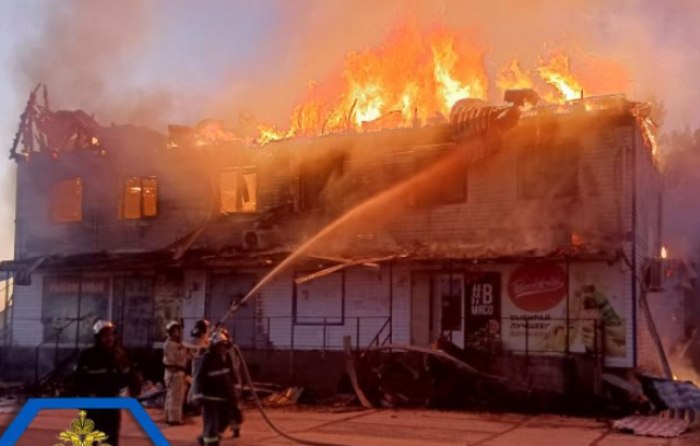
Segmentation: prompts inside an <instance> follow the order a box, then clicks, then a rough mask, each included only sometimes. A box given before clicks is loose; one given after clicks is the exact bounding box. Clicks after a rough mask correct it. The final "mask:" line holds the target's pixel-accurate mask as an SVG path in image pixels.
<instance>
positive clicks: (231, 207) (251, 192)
mask: <svg viewBox="0 0 700 446" xmlns="http://www.w3.org/2000/svg"><path fill="white" fill-rule="evenodd" d="M219 209H220V211H221V213H222V214H237V213H249V212H257V210H258V174H257V173H256V172H255V170H254V169H253V168H249V167H248V168H235V169H227V170H225V171H223V172H221V173H220V174H219Z"/></svg>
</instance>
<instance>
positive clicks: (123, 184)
mask: <svg viewBox="0 0 700 446" xmlns="http://www.w3.org/2000/svg"><path fill="white" fill-rule="evenodd" d="M130 179H138V182H139V186H138V187H139V193H138V197H139V198H138V201H139V205H138V207H139V216H138V217H132V216H127V212H126V206H127V199H126V198H127V196H126V194H127V188H129V187H130V186H128V181H129V180H130ZM144 181H153V182H154V185H153V189H154V190H155V194H154V195H155V198H154V208H155V212H154V213H153V214H152V215H146V205H145V201H146V200H145V191H144V189H145V188H146V187H147V186H144ZM159 189H160V188H159V187H158V177H157V176H155V175H146V176H143V175H128V176H124V177H122V178H121V181H120V189H119V219H120V220H125V221H138V220H152V219H154V218H156V217H158V213H159V205H158V204H159V200H158V191H159ZM129 215H131V214H129Z"/></svg>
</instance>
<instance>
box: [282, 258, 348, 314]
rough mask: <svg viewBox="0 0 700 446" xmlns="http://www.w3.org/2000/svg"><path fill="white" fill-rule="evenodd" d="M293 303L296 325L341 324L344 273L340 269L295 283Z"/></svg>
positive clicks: (343, 307) (343, 303) (343, 312)
mask: <svg viewBox="0 0 700 446" xmlns="http://www.w3.org/2000/svg"><path fill="white" fill-rule="evenodd" d="M293 305H294V308H293V311H294V323H295V324H297V325H324V324H326V325H342V324H343V323H344V322H343V321H344V317H345V273H344V272H343V271H341V272H339V273H335V274H330V275H328V276H323V277H319V278H318V279H314V280H311V281H309V282H304V283H301V284H298V285H295V288H294V302H293Z"/></svg>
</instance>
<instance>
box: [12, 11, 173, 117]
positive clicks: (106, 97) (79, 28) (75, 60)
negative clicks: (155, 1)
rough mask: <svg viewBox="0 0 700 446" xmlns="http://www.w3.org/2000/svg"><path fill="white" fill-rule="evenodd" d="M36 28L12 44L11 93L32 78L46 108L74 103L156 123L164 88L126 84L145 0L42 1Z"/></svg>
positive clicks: (148, 32) (144, 39)
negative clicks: (43, 88) (42, 88)
mask: <svg viewBox="0 0 700 446" xmlns="http://www.w3.org/2000/svg"><path fill="white" fill-rule="evenodd" d="M44 5H45V6H46V11H45V13H44V14H45V16H44V20H43V23H41V24H40V26H39V32H37V33H36V34H35V35H34V36H33V37H30V38H29V39H28V40H26V41H24V42H22V43H21V45H20V46H19V47H18V48H17V49H16V53H17V54H16V61H17V67H16V72H15V77H16V79H15V80H16V82H15V83H16V85H17V87H18V91H26V92H27V93H28V92H29V90H30V89H31V88H32V87H33V86H34V85H36V84H37V83H39V82H43V83H45V84H46V85H47V86H48V88H49V100H50V105H51V107H52V108H54V109H76V108H82V109H84V110H86V111H87V112H88V113H94V114H95V115H96V117H97V118H98V120H100V121H103V122H105V121H106V123H109V121H112V122H129V123H139V124H151V125H163V124H164V123H165V122H163V120H162V117H166V116H167V115H168V112H169V110H170V108H171V106H172V105H173V99H172V93H171V92H169V91H165V90H162V89H159V88H153V87H152V86H151V87H148V89H146V88H144V87H141V86H138V85H131V84H130V82H131V79H132V77H133V76H132V73H133V71H134V70H137V69H138V67H139V65H141V64H143V63H144V60H143V58H144V53H143V48H146V47H147V46H148V43H149V41H150V40H151V39H152V38H153V37H154V36H153V31H152V30H153V24H154V22H155V20H156V17H155V11H154V10H153V9H152V8H151V7H150V6H149V5H148V3H147V2H141V1H136V0H128V1H123V2H92V1H87V0H78V1H73V2H50V3H45V4H44Z"/></svg>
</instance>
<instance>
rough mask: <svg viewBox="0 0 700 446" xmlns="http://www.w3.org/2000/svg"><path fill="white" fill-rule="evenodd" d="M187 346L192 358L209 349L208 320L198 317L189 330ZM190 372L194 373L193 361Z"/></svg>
mask: <svg viewBox="0 0 700 446" xmlns="http://www.w3.org/2000/svg"><path fill="white" fill-rule="evenodd" d="M187 348H188V349H189V350H190V354H191V355H192V357H193V358H198V357H200V356H202V355H203V354H204V353H205V352H206V351H207V349H209V321H208V320H206V319H200V320H198V321H197V322H195V324H194V328H193V329H192V331H190V339H189V342H188V343H187ZM192 368H193V370H192V373H193V374H194V363H193V364H192Z"/></svg>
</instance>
